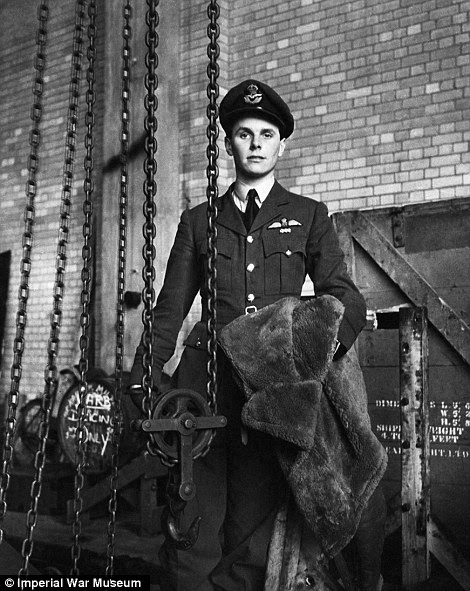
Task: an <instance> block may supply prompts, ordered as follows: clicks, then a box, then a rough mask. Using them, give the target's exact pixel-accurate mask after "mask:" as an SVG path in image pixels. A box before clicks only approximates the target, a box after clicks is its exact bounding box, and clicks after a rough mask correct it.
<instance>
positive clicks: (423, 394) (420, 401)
mask: <svg viewBox="0 0 470 591" xmlns="http://www.w3.org/2000/svg"><path fill="white" fill-rule="evenodd" d="M399 336H400V341H399V343H400V354H401V359H400V361H401V363H400V397H401V399H400V404H401V437H402V494H401V502H402V582H403V588H404V589H412V588H414V586H415V585H417V584H418V583H421V582H423V581H426V580H427V579H429V577H430V560H429V548H428V528H427V523H428V519H429V510H430V479H429V398H428V384H427V373H428V355H427V343H428V339H427V318H426V312H425V310H424V309H423V308H418V309H414V308H402V309H401V310H400V328H399Z"/></svg>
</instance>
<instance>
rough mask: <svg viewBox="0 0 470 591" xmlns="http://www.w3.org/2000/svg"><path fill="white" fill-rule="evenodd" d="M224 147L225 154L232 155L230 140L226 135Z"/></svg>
mask: <svg viewBox="0 0 470 591" xmlns="http://www.w3.org/2000/svg"><path fill="white" fill-rule="evenodd" d="M224 141H225V149H226V150H227V154H228V155H229V156H233V150H232V142H231V141H230V138H228V137H227V136H225V140H224Z"/></svg>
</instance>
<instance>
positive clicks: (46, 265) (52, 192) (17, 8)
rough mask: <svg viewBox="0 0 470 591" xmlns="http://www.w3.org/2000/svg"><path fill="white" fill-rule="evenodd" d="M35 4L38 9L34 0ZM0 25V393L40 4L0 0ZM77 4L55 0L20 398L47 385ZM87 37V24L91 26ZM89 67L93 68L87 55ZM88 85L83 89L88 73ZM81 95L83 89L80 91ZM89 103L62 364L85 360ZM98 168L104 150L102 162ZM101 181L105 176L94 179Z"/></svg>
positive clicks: (11, 330)
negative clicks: (1, 313) (2, 285)
mask: <svg viewBox="0 0 470 591" xmlns="http://www.w3.org/2000/svg"><path fill="white" fill-rule="evenodd" d="M33 5H34V9H32V6H33ZM1 17H2V18H1V25H0V27H1V31H0V39H1V41H0V52H1V55H0V79H1V80H2V84H1V85H0V101H1V104H2V123H1V142H0V162H1V172H0V178H1V184H0V203H1V212H2V218H1V232H0V252H5V251H9V250H10V251H11V253H12V260H11V270H10V286H9V292H8V301H7V323H6V327H5V335H4V343H3V355H2V365H1V369H2V372H1V378H0V392H1V395H2V397H3V396H4V395H5V394H6V393H7V392H8V391H9V390H10V367H11V364H12V360H13V341H14V338H15V333H16V326H15V324H16V323H15V317H16V311H17V309H18V286H19V284H20V267H21V258H22V256H23V250H22V235H23V231H24V227H25V224H24V210H25V206H26V203H27V200H26V191H25V184H26V180H27V178H28V156H29V153H30V146H29V134H30V130H31V128H32V121H31V118H30V113H31V107H32V105H33V94H32V87H33V85H32V80H33V78H32V75H33V71H34V67H33V64H34V56H35V55H36V30H37V26H38V23H37V16H36V10H35V3H33V4H32V3H31V2H28V1H27V0H22V1H18V2H15V3H8V4H5V3H3V4H2V7H1ZM74 19H75V15H74V3H73V2H72V1H65V2H62V1H61V2H59V1H57V2H50V3H49V23H48V42H47V49H46V56H47V57H46V60H47V61H46V64H47V66H46V72H45V79H44V96H43V103H42V104H43V109H42V120H41V124H40V136H41V144H40V148H39V154H38V158H39V159H38V172H37V193H36V197H35V199H34V226H33V231H34V238H33V247H32V257H31V273H30V280H29V298H28V303H27V324H26V330H25V349H24V353H23V357H22V361H23V363H22V365H23V372H22V378H21V385H20V394H21V397H20V402H21V400H24V399H25V398H28V399H29V398H33V397H35V396H37V395H38V394H40V393H42V391H43V389H44V370H45V367H46V363H47V347H48V340H49V334H50V314H51V311H52V309H53V293H54V282H55V275H56V258H57V241H58V235H59V220H60V215H61V214H60V212H61V196H62V192H63V191H62V187H63V166H64V164H63V160H64V153H65V130H66V121H67V111H68V105H69V95H68V88H69V85H68V81H69V80H70V69H71V49H72V39H73V27H74ZM85 41H86V31H85ZM83 63H84V68H86V67H87V63H86V60H84V62H83ZM82 78H83V82H82V84H83V89H85V84H86V81H85V75H83V76H82ZM82 96H83V95H82ZM84 111H85V107H84V102H83V100H82V101H81V106H80V114H81V116H80V121H79V124H78V130H77V140H76V159H75V162H76V164H75V179H74V189H73V192H72V203H71V207H70V218H69V220H68V227H69V239H68V244H67V263H66V273H65V277H66V285H65V290H64V297H63V304H62V315H63V320H62V327H61V331H60V336H61V339H60V345H59V350H58V356H57V365H58V367H59V369H60V368H63V367H64V366H68V365H70V364H72V363H76V362H77V361H78V359H79V342H78V337H79V333H80V328H79V327H80V313H81V305H80V294H81V289H82V282H81V277H80V273H81V269H82V265H83V262H82V241H83V238H82V230H81V226H82V221H83V212H82V207H83V178H84V174H83V158H84V148H83V137H84V133H85V128H84V124H83V120H84ZM97 167H98V170H99V157H98V164H97ZM96 186H97V187H99V181H98V182H97V183H96Z"/></svg>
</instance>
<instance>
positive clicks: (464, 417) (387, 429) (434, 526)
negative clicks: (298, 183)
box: [334, 199, 470, 589]
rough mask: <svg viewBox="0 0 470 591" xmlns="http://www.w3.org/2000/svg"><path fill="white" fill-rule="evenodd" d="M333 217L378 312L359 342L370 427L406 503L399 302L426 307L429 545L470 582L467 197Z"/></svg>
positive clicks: (392, 498) (391, 488)
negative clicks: (396, 313) (385, 453)
mask: <svg viewBox="0 0 470 591" xmlns="http://www.w3.org/2000/svg"><path fill="white" fill-rule="evenodd" d="M334 222H335V225H336V228H337V231H338V234H339V236H340V240H341V243H342V247H343V249H344V251H345V254H346V257H347V263H348V266H349V270H350V272H351V274H352V276H353V277H354V279H355V281H356V283H357V285H358V287H359V289H360V290H361V291H362V293H363V294H364V296H365V298H366V301H367V306H368V309H369V310H370V312H371V314H370V321H369V326H368V328H369V330H365V331H364V332H363V333H362V334H361V336H360V337H359V340H358V352H359V357H360V362H361V365H362V368H363V371H364V375H365V379H366V384H367V389H368V396H369V411H370V415H371V420H372V423H373V427H374V429H375V432H376V434H377V436H378V437H379V439H380V440H381V442H382V443H383V445H384V446H385V448H386V449H387V451H388V454H389V465H388V469H387V472H386V474H385V477H384V481H383V482H384V490H385V493H386V496H387V499H388V501H389V504H390V505H392V504H393V505H395V506H396V507H397V508H398V510H399V511H400V510H402V509H403V505H404V503H403V502H402V501H403V498H404V497H403V494H404V493H403V489H404V486H405V485H406V484H407V483H404V482H402V470H403V465H402V463H403V462H402V460H403V458H404V450H403V444H404V440H405V439H406V438H405V436H404V433H403V429H402V418H401V411H402V404H401V399H402V390H403V383H401V377H400V376H401V369H402V365H403V363H402V362H403V359H402V351H401V350H400V336H399V332H400V331H399V325H398V322H397V321H396V318H395V320H394V315H393V311H394V310H396V311H398V310H399V309H400V308H402V307H423V308H425V309H426V311H427V315H428V318H429V327H428V331H427V332H428V335H427V339H426V341H427V343H426V347H427V352H426V354H427V360H426V373H427V378H428V382H427V385H428V390H429V392H428V395H429V404H428V408H427V412H428V414H429V451H428V452H427V453H426V456H427V457H426V458H425V459H426V461H427V462H428V466H429V473H428V475H427V477H426V478H428V479H429V482H430V485H429V483H426V482H425V483H424V484H425V487H427V488H428V489H430V495H429V496H430V516H429V517H428V527H427V536H428V538H429V540H428V541H429V549H430V551H431V552H433V553H434V554H435V555H436V556H437V558H439V560H441V561H442V562H445V563H446V564H445V566H446V567H447V568H448V570H449V571H451V574H453V576H455V577H456V578H457V580H458V581H459V583H460V584H461V585H462V586H463V587H464V588H469V589H470V577H469V575H468V572H467V571H466V569H467V567H468V564H467V563H466V562H465V561H463V562H462V560H461V557H462V556H470V387H469V386H470V366H469V364H470V329H469V320H468V319H469V316H470V200H467V199H461V200H458V201H448V202H440V203H432V204H425V205H419V206H404V207H402V208H391V209H382V210H371V211H356V212H345V213H341V214H336V215H335V216H334ZM384 311H387V313H382V312H384ZM390 319H392V320H390ZM423 453H424V452H423ZM408 484H409V483H408ZM397 499H398V502H397ZM399 522H400V520H398V523H399ZM415 525H416V524H415ZM408 533H409V532H408ZM405 537H406V532H404V533H403V535H402V540H404V538H405ZM448 541H450V543H451V545H450V546H448V547H447V546H446V547H447V551H445V550H443V548H444V546H445V545H446V544H447V542H448ZM443 553H444V555H443ZM450 562H452V564H450ZM404 567H406V565H404ZM405 570H406V568H405ZM459 576H460V579H459V578H458V577H459Z"/></svg>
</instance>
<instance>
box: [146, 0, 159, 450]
mask: <svg viewBox="0 0 470 591" xmlns="http://www.w3.org/2000/svg"><path fill="white" fill-rule="evenodd" d="M147 6H148V9H147V14H146V17H145V21H146V23H147V27H148V29H147V32H146V35H145V43H146V46H147V53H146V56H145V64H146V66H147V73H146V75H145V88H146V90H147V94H146V96H145V99H144V105H145V109H146V116H145V123H144V127H145V131H146V138H145V152H146V158H145V161H144V171H145V181H144V196H145V201H144V206H143V212H144V216H145V222H144V227H143V234H144V238H145V245H144V247H143V251H142V254H143V258H144V268H143V270H142V278H143V280H144V288H143V290H142V299H143V302H144V311H143V312H142V321H143V325H144V331H143V343H144V355H143V360H142V364H143V368H144V375H143V377H142V390H143V393H144V397H143V400H142V410H143V413H144V415H145V416H147V417H148V418H149V419H150V418H151V413H152V400H153V386H154V383H153V375H152V332H153V305H154V299H155V290H154V287H153V286H154V281H155V264H154V262H155V245H154V240H155V235H156V228H155V217H156V213H157V208H156V204H155V196H156V193H157V183H156V181H155V175H156V172H157V162H156V160H155V155H156V151H157V139H156V137H155V136H156V132H157V125H158V123H157V117H156V110H157V106H158V99H157V94H156V93H157V88H158V77H157V74H156V69H157V65H158V56H157V46H158V34H157V25H158V21H159V16H158V13H157V6H158V0H147ZM147 447H148V451H149V453H151V454H152V455H156V454H158V450H157V449H155V448H154V446H153V445H152V444H151V442H150V441H149V442H148V443H147Z"/></svg>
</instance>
